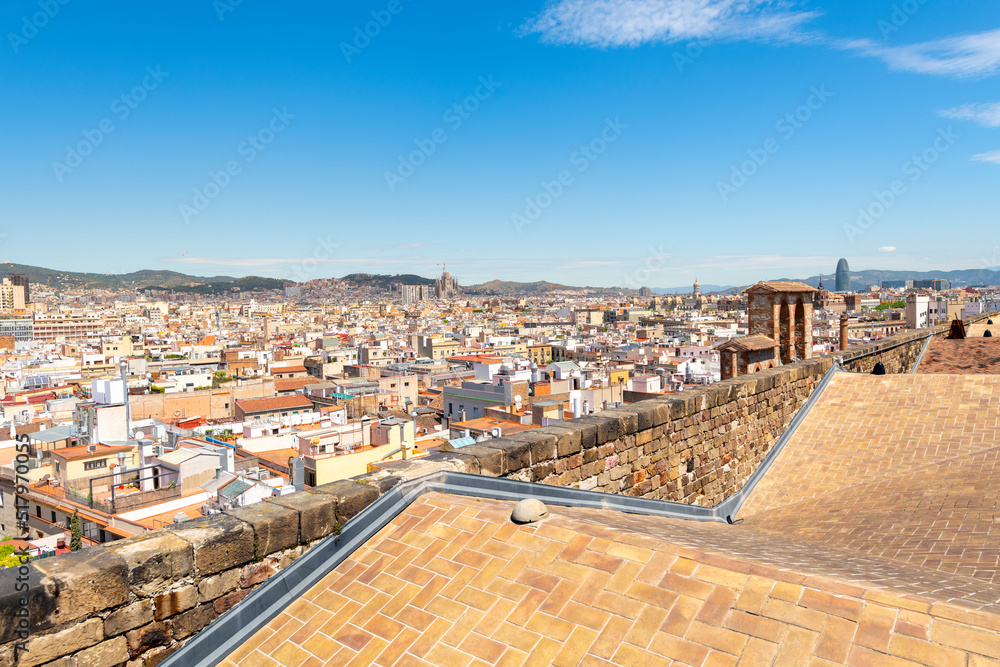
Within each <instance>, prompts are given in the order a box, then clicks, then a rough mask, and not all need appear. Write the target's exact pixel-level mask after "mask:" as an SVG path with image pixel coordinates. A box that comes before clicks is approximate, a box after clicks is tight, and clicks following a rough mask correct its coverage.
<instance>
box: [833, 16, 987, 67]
mask: <svg viewBox="0 0 1000 667" xmlns="http://www.w3.org/2000/svg"><path fill="white" fill-rule="evenodd" d="M834 45H835V46H836V47H838V48H840V49H843V50H845V51H853V52H856V53H859V54H861V55H864V56H870V57H873V58H879V59H881V60H882V61H884V62H885V64H886V65H888V66H889V69H891V70H898V71H902V72H915V73H917V74H935V75H938V76H953V77H972V76H987V75H990V74H995V73H996V71H997V70H998V69H1000V28H997V29H995V30H987V31H986V32H979V33H974V34H968V35H957V36H954V37H946V38H944V39H936V40H933V41H929V42H918V43H916V44H907V45H903V46H888V45H885V44H881V43H878V42H874V41H872V40H870V39H856V40H844V41H841V42H837V43H835V44H834Z"/></svg>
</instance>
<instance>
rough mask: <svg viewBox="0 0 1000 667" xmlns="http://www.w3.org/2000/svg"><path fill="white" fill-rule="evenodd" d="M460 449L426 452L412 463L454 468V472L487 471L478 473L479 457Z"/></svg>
mask: <svg viewBox="0 0 1000 667" xmlns="http://www.w3.org/2000/svg"><path fill="white" fill-rule="evenodd" d="M464 449H465V447H463V448H462V450H464ZM462 450H457V451H451V452H435V453H433V454H428V455H427V456H425V457H423V458H421V459H418V460H416V461H413V462H412V463H413V465H426V464H433V465H434V466H440V467H442V468H448V469H450V470H454V471H455V472H464V473H468V474H470V475H479V474H483V475H485V474H487V473H480V468H479V459H478V458H477V457H475V456H471V455H469V454H466V453H465V452H464V451H462ZM428 472H431V471H428ZM417 476H419V475H417ZM491 476H492V477H497V475H491ZM411 479H412V477H411Z"/></svg>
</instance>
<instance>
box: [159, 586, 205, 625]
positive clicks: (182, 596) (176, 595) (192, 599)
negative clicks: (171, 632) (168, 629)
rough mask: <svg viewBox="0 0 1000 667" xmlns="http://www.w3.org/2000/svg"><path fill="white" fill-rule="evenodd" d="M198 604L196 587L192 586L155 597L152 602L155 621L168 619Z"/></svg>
mask: <svg viewBox="0 0 1000 667" xmlns="http://www.w3.org/2000/svg"><path fill="white" fill-rule="evenodd" d="M196 604H198V587H197V586H195V585H194V584H192V585H190V586H184V587H183V588H178V589H177V590H173V591H168V592H166V593H163V594H161V595H157V596H156V598H155V599H154V600H153V607H154V615H155V617H156V620H158V621H162V620H163V619H165V618H170V617H171V616H174V615H176V614H179V613H181V612H182V611H185V610H187V609H190V608H191V607H193V606H195V605H196Z"/></svg>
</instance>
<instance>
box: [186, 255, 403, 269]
mask: <svg viewBox="0 0 1000 667" xmlns="http://www.w3.org/2000/svg"><path fill="white" fill-rule="evenodd" d="M166 261H168V262H179V263H182V264H212V265H215V266H246V267H260V266H284V265H288V264H301V263H305V262H309V263H312V262H315V263H317V264H363V265H369V264H371V265H380V266H383V265H393V264H396V263H398V262H399V259H386V258H384V257H346V258H345V257H320V258H317V257H169V258H167V260H166Z"/></svg>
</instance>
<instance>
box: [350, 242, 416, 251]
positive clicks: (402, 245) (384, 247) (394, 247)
mask: <svg viewBox="0 0 1000 667" xmlns="http://www.w3.org/2000/svg"><path fill="white" fill-rule="evenodd" d="M425 245H427V244H426V243H389V244H386V245H373V246H365V247H363V248H362V250H370V251H372V252H385V251H387V250H410V249H413V248H423V247H424V246H425Z"/></svg>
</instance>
